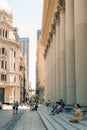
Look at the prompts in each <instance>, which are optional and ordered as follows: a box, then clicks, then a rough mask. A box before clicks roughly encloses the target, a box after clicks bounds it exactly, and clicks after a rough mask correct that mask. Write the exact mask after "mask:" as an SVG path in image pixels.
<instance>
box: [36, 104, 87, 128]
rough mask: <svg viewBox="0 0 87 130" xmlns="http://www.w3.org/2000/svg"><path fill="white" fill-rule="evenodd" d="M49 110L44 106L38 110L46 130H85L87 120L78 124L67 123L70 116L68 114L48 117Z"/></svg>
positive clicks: (63, 113)
mask: <svg viewBox="0 0 87 130" xmlns="http://www.w3.org/2000/svg"><path fill="white" fill-rule="evenodd" d="M50 110H51V108H49V107H46V106H44V105H42V106H40V107H39V108H38V113H39V115H40V117H41V119H42V120H43V122H44V124H45V125H46V127H47V130H87V119H85V120H84V121H80V122H79V123H71V122H69V120H70V118H71V116H72V114H71V113H70V112H67V113H66V112H62V113H59V114H55V115H50V114H49V113H50Z"/></svg>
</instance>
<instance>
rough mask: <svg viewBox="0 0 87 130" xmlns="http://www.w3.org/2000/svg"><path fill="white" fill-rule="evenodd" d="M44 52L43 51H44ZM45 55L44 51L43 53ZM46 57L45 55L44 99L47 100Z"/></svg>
mask: <svg viewBox="0 0 87 130" xmlns="http://www.w3.org/2000/svg"><path fill="white" fill-rule="evenodd" d="M44 53H45V52H44ZM45 55H46V53H45ZM47 73H48V72H47V57H46V56H45V101H47V98H48V97H47V95H48V92H47Z"/></svg>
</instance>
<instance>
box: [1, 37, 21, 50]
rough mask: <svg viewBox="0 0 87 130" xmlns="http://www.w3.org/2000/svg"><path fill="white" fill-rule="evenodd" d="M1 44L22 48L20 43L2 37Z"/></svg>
mask: <svg viewBox="0 0 87 130" xmlns="http://www.w3.org/2000/svg"><path fill="white" fill-rule="evenodd" d="M0 43H6V45H11V46H16V47H18V48H20V42H16V41H13V40H9V39H5V38H2V37H0Z"/></svg>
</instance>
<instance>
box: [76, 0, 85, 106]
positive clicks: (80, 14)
mask: <svg viewBox="0 0 87 130" xmlns="http://www.w3.org/2000/svg"><path fill="white" fill-rule="evenodd" d="M74 7H75V12H74V14H75V63H76V102H79V103H80V104H81V105H86V106H87V0H74Z"/></svg>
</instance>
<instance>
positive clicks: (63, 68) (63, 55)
mask: <svg viewBox="0 0 87 130" xmlns="http://www.w3.org/2000/svg"><path fill="white" fill-rule="evenodd" d="M63 1H64V0H63ZM60 4H61V1H60ZM60 9H61V11H60V98H62V99H63V100H64V101H66V50H65V48H66V47H65V11H64V7H63V5H60Z"/></svg>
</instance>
